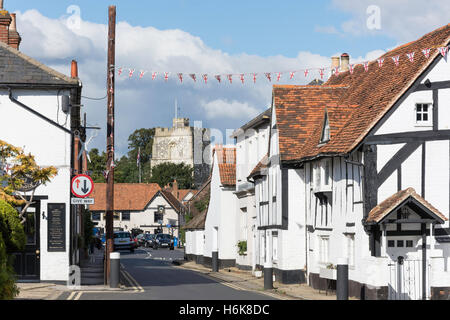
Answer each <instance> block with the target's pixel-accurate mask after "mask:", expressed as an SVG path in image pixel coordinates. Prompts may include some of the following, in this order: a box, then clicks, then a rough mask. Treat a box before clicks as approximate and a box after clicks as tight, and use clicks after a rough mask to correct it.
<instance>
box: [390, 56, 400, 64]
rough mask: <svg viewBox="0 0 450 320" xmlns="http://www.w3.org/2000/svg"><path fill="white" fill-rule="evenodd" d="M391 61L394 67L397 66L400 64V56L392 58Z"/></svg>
mask: <svg viewBox="0 0 450 320" xmlns="http://www.w3.org/2000/svg"><path fill="white" fill-rule="evenodd" d="M392 60H393V61H394V63H395V65H396V66H398V63H399V62H400V56H395V57H392Z"/></svg>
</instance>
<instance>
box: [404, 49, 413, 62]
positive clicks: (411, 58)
mask: <svg viewBox="0 0 450 320" xmlns="http://www.w3.org/2000/svg"><path fill="white" fill-rule="evenodd" d="M406 56H407V57H408V60H409V61H411V62H414V51H413V52H410V53H407V54H406Z"/></svg>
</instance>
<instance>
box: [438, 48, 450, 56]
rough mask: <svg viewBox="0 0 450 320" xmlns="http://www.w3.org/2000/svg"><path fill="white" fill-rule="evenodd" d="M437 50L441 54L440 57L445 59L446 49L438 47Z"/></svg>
mask: <svg viewBox="0 0 450 320" xmlns="http://www.w3.org/2000/svg"><path fill="white" fill-rule="evenodd" d="M438 49H439V52H440V53H441V55H442V56H443V57H444V58H445V56H446V55H447V52H448V47H440V48H438Z"/></svg>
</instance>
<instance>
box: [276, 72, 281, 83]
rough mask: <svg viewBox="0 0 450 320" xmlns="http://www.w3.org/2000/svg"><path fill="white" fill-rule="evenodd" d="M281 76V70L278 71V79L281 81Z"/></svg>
mask: <svg viewBox="0 0 450 320" xmlns="http://www.w3.org/2000/svg"><path fill="white" fill-rule="evenodd" d="M280 78H281V72H277V81H280Z"/></svg>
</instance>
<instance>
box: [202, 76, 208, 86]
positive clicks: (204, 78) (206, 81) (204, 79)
mask: <svg viewBox="0 0 450 320" xmlns="http://www.w3.org/2000/svg"><path fill="white" fill-rule="evenodd" d="M202 78H203V81H205V84H206V83H208V75H207V74H204V75H202Z"/></svg>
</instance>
